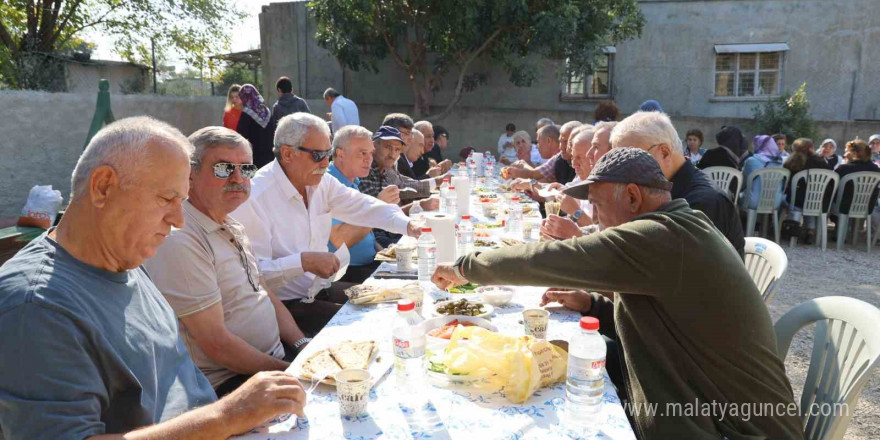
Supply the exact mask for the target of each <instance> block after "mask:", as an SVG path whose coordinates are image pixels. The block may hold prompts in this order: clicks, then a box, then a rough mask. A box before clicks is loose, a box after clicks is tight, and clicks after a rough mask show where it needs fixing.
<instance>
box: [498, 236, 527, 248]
mask: <svg viewBox="0 0 880 440" xmlns="http://www.w3.org/2000/svg"><path fill="white" fill-rule="evenodd" d="M523 243H525V242H524V241H522V240H517V239H516V238H510V237H504V238H502V239H501V244H503V245H505V246H516V245H518V244H523Z"/></svg>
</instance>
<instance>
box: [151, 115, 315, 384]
mask: <svg viewBox="0 0 880 440" xmlns="http://www.w3.org/2000/svg"><path fill="white" fill-rule="evenodd" d="M189 141H190V142H191V143H192V144H193V146H194V147H195V150H194V152H193V154H192V158H191V163H192V172H191V174H190V186H189V198H188V199H187V200H186V201H185V202H183V214H184V218H185V219H186V222H185V223H184V225H183V226H182V227H175V228H172V229H171V233H170V234H169V235H168V237H167V238H166V239H165V243H164V244H162V246H159V249H158V251H157V252H156V255H155V256H154V257H153V258H151V259H149V260H147V261H146V262H145V263H144V267H145V268H146V269H147V271H149V273H150V276H151V278H152V280H153V282H154V283H156V287H158V288H159V291H161V292H162V294H163V295H164V296H165V299H166V300H168V304H169V305H171V308H172V309H173V310H174V313H175V314H176V315H177V318H178V319H179V320H180V322H181V323H182V324H183V328H182V329H181V333H182V335H183V340H184V342H185V343H186V347H187V349H188V350H189V353H190V355H191V356H192V358H193V361H194V362H195V363H196V366H197V367H199V369H200V370H202V373H205V376H206V377H207V378H208V380H209V381H210V382H211V386H213V387H214V389H215V390H216V391H217V395H218V396H221V397H222V396H224V395H226V394H229V393H230V392H232V391H233V390H235V389H236V388H238V387H239V386H240V385H241V384H242V383H244V382H245V381H246V380H247V379H248V378H250V377H251V376H253V375H254V374H256V373H258V372H260V371H272V370H277V371H284V370H285V369H286V368H287V367H288V365H289V364H288V362H287V361H285V360H284V358H285V351H286V350H288V351H289V353H288V355H289V356H288V358H289V359H292V358H293V354H294V350H297V349H299V348H300V347H301V346H302V345H303V344H305V343H307V342H308V339H307V338H305V335H303V333H302V331H300V329H299V327H298V326H297V325H296V322H294V320H293V317H291V316H290V312H288V311H287V309H286V308H285V307H284V305H283V304H281V301H279V300H278V298H276V297H275V295H274V294H272V292H270V291H268V290H266V289H265V288H264V287H263V286H262V282H261V280H260V271H259V268H258V266H257V260H256V258H254V254H253V252H252V251H251V246H250V243H249V242H248V239H247V235H246V234H245V231H244V228H243V227H242V226H241V225H240V224H239V223H238V222H236V221H235V220H233V219H231V218H229V213H231V212H232V211H234V210H235V209H236V208H238V207H239V205H241V204H242V203H244V201H245V200H247V198H248V194H249V193H250V188H251V183H250V179H251V177H253V176H254V174H256V172H257V166H256V165H254V164H253V153H252V152H251V145H250V143H249V142H248V141H247V139H245V138H243V137H242V136H241V135H239V134H238V133H236V132H235V131H232V130H229V129H228V128H224V127H206V128H203V129H201V130H199V131H196V132H195V133H193V134H192V135H191V136H190V137H189ZM282 341H283V342H284V343H285V344H287V347H286V348H285V347H283V346H282Z"/></svg>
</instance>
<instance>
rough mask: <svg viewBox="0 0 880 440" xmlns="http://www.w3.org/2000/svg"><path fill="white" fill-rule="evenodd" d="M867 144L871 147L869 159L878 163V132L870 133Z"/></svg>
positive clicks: (879, 163)
mask: <svg viewBox="0 0 880 440" xmlns="http://www.w3.org/2000/svg"><path fill="white" fill-rule="evenodd" d="M868 146H870V147H871V160H873V161H874V163H876V164H877V165H880V134H872V135H871V137H869V138H868Z"/></svg>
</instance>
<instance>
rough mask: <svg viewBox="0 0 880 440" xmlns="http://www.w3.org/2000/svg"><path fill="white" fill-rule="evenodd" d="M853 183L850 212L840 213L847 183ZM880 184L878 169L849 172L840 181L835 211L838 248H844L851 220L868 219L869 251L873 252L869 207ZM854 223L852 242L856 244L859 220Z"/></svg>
mask: <svg viewBox="0 0 880 440" xmlns="http://www.w3.org/2000/svg"><path fill="white" fill-rule="evenodd" d="M849 182H852V184H853V198H852V203H850V205H849V213H848V214H840V213H839V212H840V202H841V200H842V199H843V192H844V189H845V188H846V184H847V183H849ZM877 185H880V173H878V172H876V171H860V172H858V173H852V174H847V175H846V176H845V177H844V178H843V180H841V181H840V189H839V190H838V191H837V197H836V198H835V200H834V212H837V213H838V214H837V250H841V249H843V241H844V240H845V239H846V230H847V229H848V228H849V221H850V220H851V219H855V220H859V219H861V220H866V221H865V223H866V229H867V231H868V237H867V238H868V253H870V252H871V219H870V216H869V214H868V207H869V204H870V202H871V193H873V192H874V190H875V189H876V188H877ZM855 223H856V224H855V225H853V234H852V243H853V245H855V244H856V241H858V235H859V225H858V222H855Z"/></svg>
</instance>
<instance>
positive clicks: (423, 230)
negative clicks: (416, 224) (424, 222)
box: [422, 228, 431, 234]
mask: <svg viewBox="0 0 880 440" xmlns="http://www.w3.org/2000/svg"><path fill="white" fill-rule="evenodd" d="M425 232H431V228H422V233H423V234H424V233H425Z"/></svg>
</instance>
